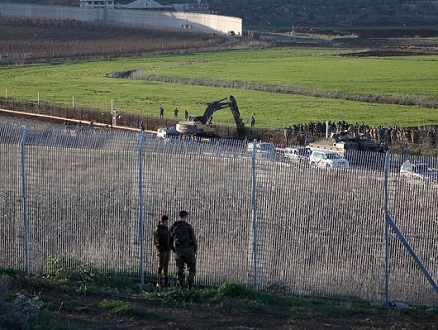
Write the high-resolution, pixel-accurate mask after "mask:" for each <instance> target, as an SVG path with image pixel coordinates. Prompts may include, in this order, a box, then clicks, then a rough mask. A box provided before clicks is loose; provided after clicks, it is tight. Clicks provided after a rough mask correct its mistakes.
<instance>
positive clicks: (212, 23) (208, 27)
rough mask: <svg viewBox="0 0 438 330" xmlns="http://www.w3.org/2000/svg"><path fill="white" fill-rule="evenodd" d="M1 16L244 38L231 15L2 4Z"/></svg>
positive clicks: (0, 5) (239, 19)
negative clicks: (119, 25)
mask: <svg viewBox="0 0 438 330" xmlns="http://www.w3.org/2000/svg"><path fill="white" fill-rule="evenodd" d="M0 14H1V15H6V16H19V17H48V18H60V19H76V20H79V21H92V22H110V23H120V24H139V25H145V26H158V27H173V28H192V29H197V30H204V31H212V32H221V33H228V31H234V33H236V35H242V19H241V18H238V17H231V16H220V15H209V14H199V13H185V12H171V11H143V10H129V9H91V8H79V7H65V6H43V5H28V4H12V3H0Z"/></svg>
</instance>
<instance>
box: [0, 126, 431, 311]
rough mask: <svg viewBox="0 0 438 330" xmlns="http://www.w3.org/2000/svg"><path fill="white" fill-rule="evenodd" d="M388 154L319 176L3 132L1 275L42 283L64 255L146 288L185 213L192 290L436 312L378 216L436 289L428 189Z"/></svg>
mask: <svg viewBox="0 0 438 330" xmlns="http://www.w3.org/2000/svg"><path fill="white" fill-rule="evenodd" d="M387 157H388V160H387V161H388V166H387V167H386V168H387V169H388V171H387V173H386V175H385V172H384V166H383V165H384V164H385V155H384V154H380V153H371V152H368V153H365V152H357V154H356V155H355V159H356V162H355V163H354V166H351V167H350V169H348V170H328V169H319V168H315V167H312V166H309V165H307V164H300V163H290V162H286V161H285V160H284V158H282V157H281V156H280V157H276V158H275V159H265V158H263V157H260V155H256V154H255V153H254V154H252V153H251V152H249V151H248V150H247V145H246V143H245V142H243V141H235V140H208V141H207V140H194V139H178V140H164V139H157V138H156V137H155V136H154V135H148V134H145V133H139V132H127V131H117V130H70V129H61V128H51V129H50V128H49V129H44V128H41V127H32V128H29V126H25V127H24V126H22V125H10V124H2V123H0V233H1V235H2V237H1V239H0V251H1V254H0V266H1V267H4V268H13V269H17V270H24V271H26V272H28V273H29V274H43V273H44V272H46V271H47V265H48V262H49V260H50V259H51V258H56V257H59V256H63V257H65V260H69V261H70V262H78V263H80V264H81V265H87V267H93V268H96V269H98V270H99V271H100V272H102V273H104V274H111V276H120V277H130V278H135V279H139V280H140V281H142V280H145V281H146V282H153V281H154V280H155V277H156V276H155V273H156V262H157V260H156V256H155V251H154V247H153V241H152V234H151V232H152V230H153V228H154V227H155V226H156V224H157V222H158V219H159V217H160V216H161V215H162V214H168V215H169V218H170V219H171V222H172V219H176V217H177V214H178V212H179V211H180V210H181V209H186V210H188V211H189V213H190V217H189V222H190V223H191V224H192V225H193V227H194V229H195V233H196V235H197V237H198V241H199V250H198V265H197V269H198V273H197V276H196V282H195V284H197V285H208V286H218V285H220V284H222V283H224V282H231V281H232V282H237V283H241V284H244V285H248V286H256V288H257V289H259V290H270V291H277V292H282V293H288V294H296V295H311V296H319V297H339V298H345V299H366V300H370V301H385V296H387V298H389V300H390V301H403V302H406V303H412V304H421V305H430V306H437V305H438V295H437V293H436V292H434V289H433V287H432V286H431V285H430V283H429V282H428V279H427V278H426V277H425V276H424V272H423V271H422V270H421V269H420V268H419V267H418V265H417V264H416V262H415V260H414V259H413V258H412V257H411V254H410V252H409V251H408V250H407V249H406V248H405V247H404V245H405V244H404V243H403V242H402V241H401V240H400V239H399V236H398V235H396V233H395V232H394V231H392V230H389V232H388V233H385V230H386V226H385V216H386V215H390V216H391V219H393V220H394V223H395V224H396V225H397V228H398V229H399V230H400V232H401V233H402V234H403V237H404V238H405V239H406V240H407V242H408V243H409V244H410V247H411V248H412V249H413V250H414V251H415V253H416V255H417V256H418V258H419V259H420V260H421V261H422V263H423V265H424V268H425V269H427V271H428V272H429V274H430V276H431V278H437V276H438V266H437V258H438V240H437V237H438V226H437V218H436V214H438V212H437V211H438V203H437V201H438V184H437V183H434V182H431V181H419V180H413V179H407V178H402V177H400V175H399V172H398V171H399V168H400V165H401V163H402V162H403V161H404V160H405V159H406V158H407V157H411V156H407V155H404V156H398V155H389V154H388V156H387ZM412 160H414V159H412ZM415 160H419V161H420V160H421V161H424V162H427V163H428V164H429V165H430V166H431V167H435V168H436V167H438V160H437V158H434V157H418V158H416V159H415ZM370 164H372V165H373V166H370ZM375 164H381V166H375ZM385 182H387V185H386V186H385ZM385 192H387V193H386V194H385ZM175 273H176V272H175V269H173V273H172V274H173V275H174V274H175ZM387 287H388V288H389V290H388V288H387Z"/></svg>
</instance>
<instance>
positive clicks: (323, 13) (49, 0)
mask: <svg viewBox="0 0 438 330" xmlns="http://www.w3.org/2000/svg"><path fill="white" fill-rule="evenodd" d="M0 2H11V1H6V0H0ZM20 2H22V3H33V4H48V5H65V6H78V3H79V1H78V0H21V1H20ZM129 2H132V1H131V0H116V1H115V3H116V4H126V3H129ZM158 2H159V3H161V4H163V5H170V4H172V3H175V1H174V0H159V1H158ZM180 2H181V3H183V2H186V1H180ZM187 2H195V1H194V0H189V1H187ZM203 2H208V3H209V4H210V9H211V11H212V12H215V13H218V14H223V15H230V16H237V17H241V18H242V19H243V25H244V28H263V29H266V28H268V29H269V28H280V27H281V28H291V27H292V26H302V25H304V26H317V27H322V26H331V27H333V26H345V25H346V26H350V25H354V26H382V25H383V26H388V25H399V26H406V27H409V26H418V25H429V26H431V25H438V1H406V0H369V1H366V2H363V1H358V0H295V1H293V2H292V1H290V0H269V1H265V0H209V1H207V0H204V1H203Z"/></svg>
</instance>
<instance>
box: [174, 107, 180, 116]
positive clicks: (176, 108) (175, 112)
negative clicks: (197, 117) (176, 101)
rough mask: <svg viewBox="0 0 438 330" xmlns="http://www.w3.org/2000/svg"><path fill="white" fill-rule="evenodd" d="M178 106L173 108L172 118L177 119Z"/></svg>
mask: <svg viewBox="0 0 438 330" xmlns="http://www.w3.org/2000/svg"><path fill="white" fill-rule="evenodd" d="M178 112H179V110H178V107H175V109H174V110H173V118H175V119H178Z"/></svg>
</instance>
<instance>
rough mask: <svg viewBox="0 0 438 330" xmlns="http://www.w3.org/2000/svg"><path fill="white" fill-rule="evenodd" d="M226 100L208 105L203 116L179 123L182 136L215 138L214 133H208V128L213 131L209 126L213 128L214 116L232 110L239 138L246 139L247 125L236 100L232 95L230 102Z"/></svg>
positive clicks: (178, 127) (178, 128) (178, 126)
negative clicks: (188, 134)
mask: <svg viewBox="0 0 438 330" xmlns="http://www.w3.org/2000/svg"><path fill="white" fill-rule="evenodd" d="M225 100H227V98H226V97H225V98H223V99H221V100H218V101H214V102H211V103H207V108H206V109H205V112H204V114H203V115H202V116H196V117H192V119H191V120H190V121H189V122H182V123H178V124H177V130H178V131H179V132H181V133H182V134H187V133H188V132H192V134H193V133H195V134H196V135H208V136H213V135H215V134H214V133H213V132H206V130H207V128H208V129H209V130H210V129H211V128H209V126H211V125H210V120H211V118H212V117H213V114H214V113H215V112H216V111H218V110H222V109H225V108H230V109H231V113H232V114H233V117H234V121H235V122H236V127H237V135H238V138H239V139H244V138H245V137H246V130H245V124H244V123H243V121H242V118H240V112H239V108H238V107H237V102H236V99H235V98H234V97H233V96H232V95H230V98H229V100H227V101H225ZM224 101H225V102H224ZM190 123H191V124H190ZM194 124H195V126H194Z"/></svg>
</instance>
